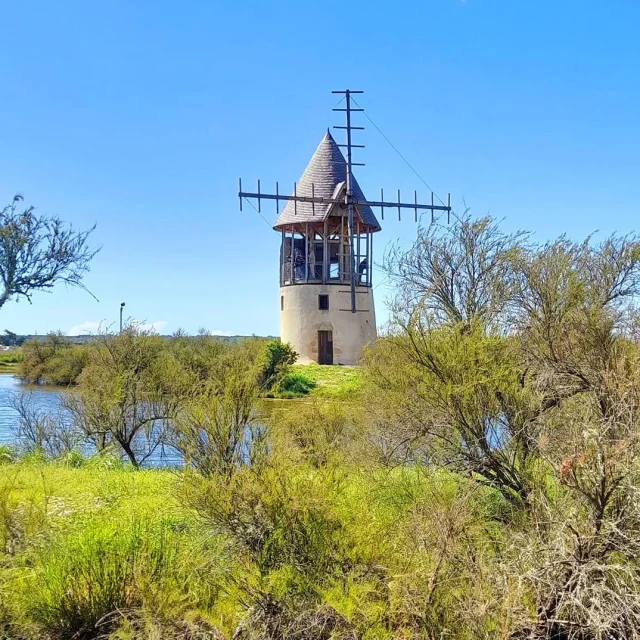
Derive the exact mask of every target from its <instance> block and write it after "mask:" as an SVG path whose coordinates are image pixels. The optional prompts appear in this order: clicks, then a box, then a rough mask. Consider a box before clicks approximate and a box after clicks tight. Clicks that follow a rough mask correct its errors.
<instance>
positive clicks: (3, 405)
mask: <svg viewBox="0 0 640 640" xmlns="http://www.w3.org/2000/svg"><path fill="white" fill-rule="evenodd" d="M22 393H27V394H29V396H30V404H31V406H32V407H33V409H34V410H35V411H37V412H38V413H42V414H49V415H54V416H55V415H61V417H62V419H64V414H65V413H66V411H65V409H64V407H63V403H62V399H63V397H64V395H65V394H67V393H73V390H68V389H66V388H62V387H53V386H45V385H27V384H22V383H21V382H20V379H19V378H16V377H15V376H13V375H11V374H8V373H5V374H0V445H1V444H14V443H15V442H16V438H17V432H18V427H19V415H18V412H17V411H16V410H15V409H14V408H13V398H14V397H15V396H16V395H17V394H22ZM291 402H292V401H291V400H267V401H263V402H262V403H261V406H260V411H259V420H260V421H263V420H266V419H267V417H268V416H269V414H271V412H272V411H274V410H276V409H282V408H283V407H285V406H287V407H291ZM294 404H295V403H294ZM180 464H182V458H181V456H180V454H179V453H178V452H177V451H176V450H175V449H173V447H169V446H166V445H161V446H159V447H157V448H156V450H155V451H154V453H153V454H152V456H151V457H150V458H148V459H147V460H146V461H145V466H159V465H162V466H176V465H180Z"/></svg>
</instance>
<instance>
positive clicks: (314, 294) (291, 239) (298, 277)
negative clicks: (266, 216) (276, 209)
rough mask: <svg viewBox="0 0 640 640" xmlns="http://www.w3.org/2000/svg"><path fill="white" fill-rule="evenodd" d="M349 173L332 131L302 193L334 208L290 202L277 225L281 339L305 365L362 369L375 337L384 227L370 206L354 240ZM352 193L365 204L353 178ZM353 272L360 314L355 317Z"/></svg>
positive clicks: (356, 224)
mask: <svg viewBox="0 0 640 640" xmlns="http://www.w3.org/2000/svg"><path fill="white" fill-rule="evenodd" d="M345 172H346V160H345V158H344V156H343V155H342V152H341V151H340V148H339V147H338V145H337V144H336V142H335V140H334V139H333V137H332V136H331V134H330V133H329V131H327V133H326V135H325V136H324V138H323V139H322V140H321V141H320V144H319V145H318V148H317V149H316V151H315V153H314V154H313V156H312V157H311V160H310V161H309V164H308V165H307V168H306V169H305V171H304V173H303V174H302V177H301V178H300V180H299V181H298V183H297V184H296V194H297V195H298V196H301V197H305V196H306V197H313V198H323V199H327V200H329V201H330V202H328V204H316V203H315V202H298V201H289V202H287V204H286V205H285V207H284V209H283V210H282V212H281V213H280V215H279V216H278V219H277V221H276V224H275V226H274V229H276V230H277V231H280V232H281V234H282V242H281V245H280V337H281V339H282V341H283V342H288V343H289V344H291V346H292V347H293V348H294V349H295V350H296V351H297V352H298V354H299V356H300V362H303V363H308V362H317V363H318V364H356V363H357V361H358V358H359V356H360V352H361V350H362V347H363V346H364V345H365V344H366V343H368V342H371V341H372V340H375V338H376V316H375V309H374V304H373V290H372V286H371V268H370V265H371V264H372V258H373V256H372V248H373V234H374V233H375V232H376V231H380V224H379V223H378V220H377V219H376V216H375V215H374V213H373V211H372V209H371V207H370V206H369V205H360V206H356V207H354V216H353V218H354V219H353V234H352V235H351V236H350V234H349V220H348V208H347V206H346V205H345V197H346V192H347V182H346V173H345ZM351 186H352V190H353V195H354V196H355V197H356V198H357V199H358V200H365V197H364V195H363V193H362V191H361V189H360V187H359V185H358V183H357V182H356V180H355V178H354V179H353V180H352V185H351ZM334 201H337V202H334ZM351 237H353V249H354V250H353V253H352V251H351V246H352V243H351V240H350V238H351ZM352 258H353V259H352ZM354 267H355V273H354V275H355V294H356V308H357V312H356V313H355V314H351V313H349V312H350V310H351V309H350V304H351V302H350V298H351V289H350V284H351V275H352V269H354Z"/></svg>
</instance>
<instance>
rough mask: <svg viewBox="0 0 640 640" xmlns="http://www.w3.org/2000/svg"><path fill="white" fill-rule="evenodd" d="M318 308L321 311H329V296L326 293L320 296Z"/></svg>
mask: <svg viewBox="0 0 640 640" xmlns="http://www.w3.org/2000/svg"><path fill="white" fill-rule="evenodd" d="M318 309H320V311H329V296H328V295H327V294H326V293H325V294H320V295H319V296H318Z"/></svg>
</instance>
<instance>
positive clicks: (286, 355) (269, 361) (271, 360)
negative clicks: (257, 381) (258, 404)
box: [261, 340, 298, 390]
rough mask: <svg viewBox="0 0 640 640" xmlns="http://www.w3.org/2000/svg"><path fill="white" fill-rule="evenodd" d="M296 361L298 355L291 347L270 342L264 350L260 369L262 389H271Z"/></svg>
mask: <svg viewBox="0 0 640 640" xmlns="http://www.w3.org/2000/svg"><path fill="white" fill-rule="evenodd" d="M297 359H298V354H297V353H296V352H295V351H294V350H293V349H292V348H291V345H289V344H287V343H283V342H280V340H271V341H270V342H268V343H267V344H266V346H265V348H264V364H263V368H262V381H261V382H262V387H263V389H266V390H268V389H272V388H273V387H275V386H276V384H277V383H278V381H279V380H281V379H282V378H283V377H284V376H286V374H287V373H288V371H289V367H290V366H291V365H292V364H294V363H295V361H296V360H297Z"/></svg>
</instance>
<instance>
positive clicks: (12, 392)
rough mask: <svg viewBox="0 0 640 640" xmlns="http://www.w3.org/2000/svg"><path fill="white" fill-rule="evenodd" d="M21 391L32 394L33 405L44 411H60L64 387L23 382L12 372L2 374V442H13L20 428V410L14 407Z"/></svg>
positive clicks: (0, 389)
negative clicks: (14, 400) (15, 398)
mask: <svg viewBox="0 0 640 640" xmlns="http://www.w3.org/2000/svg"><path fill="white" fill-rule="evenodd" d="M21 393H28V394H30V396H31V401H32V402H33V406H34V408H35V409H37V410H38V411H42V412H43V413H52V414H55V413H57V412H58V411H59V409H60V405H61V399H62V395H63V394H64V393H67V391H66V390H64V389H59V388H57V387H47V386H43V385H25V384H21V383H20V380H19V378H16V377H15V376H14V375H12V374H10V373H1V374H0V444H12V443H13V442H14V441H15V438H16V430H17V428H18V412H17V411H16V410H15V409H14V408H13V406H12V404H13V398H14V397H15V396H16V395H19V394H21Z"/></svg>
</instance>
